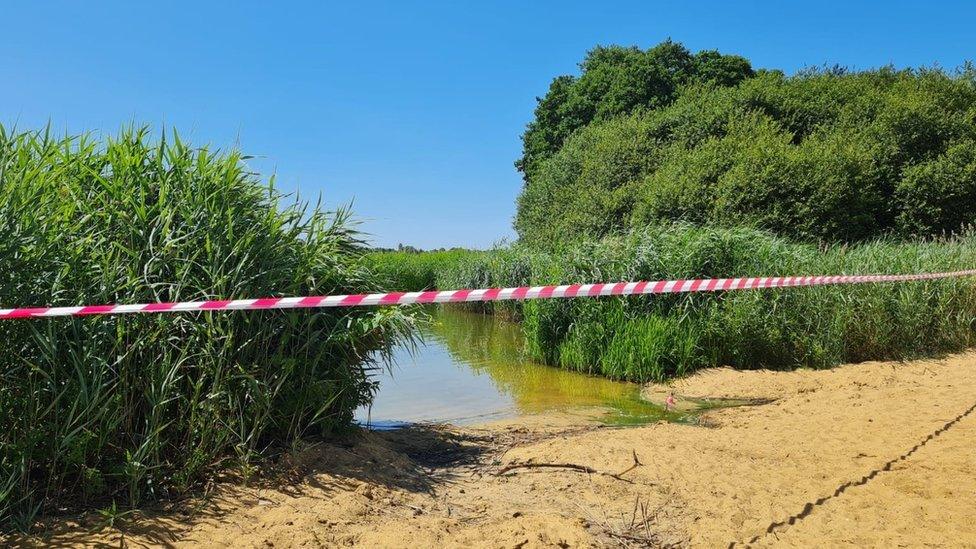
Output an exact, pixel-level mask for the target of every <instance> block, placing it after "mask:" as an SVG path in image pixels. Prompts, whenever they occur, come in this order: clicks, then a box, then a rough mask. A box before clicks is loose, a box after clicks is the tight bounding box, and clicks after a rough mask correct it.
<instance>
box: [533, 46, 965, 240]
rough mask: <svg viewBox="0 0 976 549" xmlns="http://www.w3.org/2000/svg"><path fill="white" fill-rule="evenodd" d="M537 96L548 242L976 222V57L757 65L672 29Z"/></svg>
mask: <svg viewBox="0 0 976 549" xmlns="http://www.w3.org/2000/svg"><path fill="white" fill-rule="evenodd" d="M581 71H582V72H581V74H580V76H578V77H572V76H561V77H558V78H556V79H555V80H554V81H553V83H552V85H551V86H550V90H549V93H548V94H547V95H546V96H545V97H543V98H541V99H540V100H539V105H538V108H537V109H536V117H535V119H534V120H533V121H532V122H530V123H529V125H528V128H527V130H526V133H525V135H524V137H523V140H524V150H523V156H522V158H521V159H520V160H519V162H518V166H519V167H520V168H521V169H522V171H523V172H524V177H525V186H524V188H523V191H522V193H521V195H520V196H519V199H518V210H517V214H516V219H515V228H516V230H517V232H518V234H519V236H520V238H521V239H522V240H524V241H527V242H530V243H538V244H543V245H546V244H548V243H552V242H555V241H562V240H565V239H566V238H567V237H572V236H581V237H582V236H600V235H603V234H607V233H612V232H617V231H622V230H627V229H629V228H633V227H639V226H645V225H648V224H653V223H661V222H670V221H684V222H691V223H695V224H700V225H720V226H737V225H748V226H754V227H759V228H762V229H766V230H769V231H772V232H775V233H778V234H782V235H785V236H788V237H791V238H795V239H800V240H813V241H845V242H846V241H856V240H863V239H868V238H875V237H878V236H882V235H895V236H902V237H912V236H923V237H928V236H935V235H941V234H944V233H950V232H957V231H959V230H961V228H963V227H964V226H966V225H969V224H972V223H973V222H974V221H976V71H974V70H973V67H972V65H969V64H967V66H966V67H964V68H963V69H961V70H958V71H955V72H947V71H944V70H941V69H937V68H936V69H905V70H895V69H894V68H891V67H885V68H880V69H874V70H866V71H860V72H853V71H848V70H845V69H843V68H838V67H834V68H829V69H810V70H804V71H801V72H799V73H798V74H795V75H793V76H786V75H784V74H783V73H782V72H780V71H767V70H760V71H753V70H752V68H751V66H750V64H749V62H748V61H747V60H745V59H743V58H741V57H738V56H729V55H722V54H719V53H717V52H701V53H698V54H696V55H693V54H690V53H689V52H688V51H687V50H686V49H685V48H684V47H682V46H681V45H680V44H676V43H674V42H670V41H668V42H664V43H662V44H660V45H658V46H656V47H654V48H651V49H649V50H646V51H641V50H639V49H637V48H621V47H607V48H603V47H601V48H597V49H595V50H593V51H591V52H590V53H589V54H588V55H587V57H586V59H585V60H584V61H583V63H582V64H581Z"/></svg>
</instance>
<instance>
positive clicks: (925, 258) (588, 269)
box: [438, 225, 976, 381]
mask: <svg viewBox="0 0 976 549" xmlns="http://www.w3.org/2000/svg"><path fill="white" fill-rule="evenodd" d="M974 265H976V237H974V236H971V235H970V236H963V237H959V238H954V239H947V240H942V241H937V242H910V243H904V242H901V243H899V242H891V241H884V240H882V241H877V242H873V243H867V244H862V245H857V246H850V247H847V246H831V247H820V248H818V247H816V246H813V245H807V244H799V243H791V242H789V241H786V240H784V239H781V238H777V237H773V236H770V235H768V234H765V233H762V232H759V231H755V230H750V229H708V228H691V227H688V226H682V225H675V226H665V227H655V228H649V229H645V230H642V231H637V232H632V233H630V234H628V235H626V236H621V237H612V238H607V239H604V240H601V241H595V242H586V243H583V244H579V245H575V246H573V247H570V248H567V249H563V250H560V251H557V252H541V251H538V250H534V249H531V248H524V247H519V246H515V247H513V248H506V249H501V250H498V251H497V252H494V253H491V254H489V255H484V256H480V257H472V258H467V259H466V260H464V261H460V262H458V263H456V264H455V265H454V266H453V267H452V268H449V269H446V270H444V271H442V272H441V273H440V275H439V276H438V286H439V287H442V288H457V287H461V288H463V287H488V286H515V285H525V284H569V283H581V282H607V281H620V280H628V281H629V280H657V279H675V278H700V277H716V278H721V277H733V276H787V275H818V274H868V273H913V272H928V271H946V270H956V269H963V268H972V267H973V266H974ZM506 307H509V308H510V310H511V309H514V313H515V315H516V316H517V317H520V318H521V319H522V326H523V330H524V332H525V335H526V345H527V348H528V352H529V354H530V356H531V357H532V358H534V359H535V360H539V361H541V362H543V363H546V364H550V365H556V366H561V367H564V368H569V369H572V370H578V371H583V372H588V373H595V374H601V375H605V376H608V377H611V378H618V379H629V380H634V381H648V380H664V379H668V378H670V377H673V376H678V375H682V374H685V373H687V372H690V371H693V370H695V369H698V368H702V367H708V366H732V367H735V368H775V369H790V368H796V367H813V368H824V367H830V366H833V365H836V364H840V363H843V362H857V361H864V360H880V359H903V358H911V357H917V356H922V355H929V354H936V353H940V352H948V351H955V350H960V349H964V348H966V347H969V346H972V345H973V344H974V343H976V281H974V280H973V279H972V278H964V279H951V280H938V281H926V282H907V283H897V284H867V285H856V286H831V287H816V288H791V289H769V290H758V291H736V292H726V293H711V294H695V295H687V294H686V295H658V296H643V297H630V298H598V299H572V300H545V301H528V302H525V303H522V304H509V305H506Z"/></svg>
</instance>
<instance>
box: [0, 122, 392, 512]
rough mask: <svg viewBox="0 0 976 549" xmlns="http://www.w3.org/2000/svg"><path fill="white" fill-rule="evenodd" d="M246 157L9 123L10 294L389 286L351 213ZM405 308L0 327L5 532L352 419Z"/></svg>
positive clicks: (6, 237)
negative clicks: (270, 178)
mask: <svg viewBox="0 0 976 549" xmlns="http://www.w3.org/2000/svg"><path fill="white" fill-rule="evenodd" d="M244 160H245V158H244V157H242V156H241V155H240V154H238V153H236V152H229V153H217V152H214V151H210V150H208V149H206V148H192V147H190V146H189V145H187V144H186V143H184V142H182V141H180V140H179V139H178V138H177V137H176V136H175V135H173V136H171V137H170V138H168V139H167V138H163V139H160V140H157V141H156V142H153V141H152V140H151V139H150V138H149V137H148V136H147V132H146V131H145V130H130V131H125V132H123V133H122V134H121V135H120V136H119V137H118V138H115V139H108V140H104V141H99V140H96V139H93V138H91V137H88V136H81V137H66V138H54V137H52V136H51V135H49V134H47V133H43V132H42V133H14V132H8V131H6V130H4V129H3V128H0V264H2V265H3V268H2V269H0V306H3V307H16V306H30V305H42V306H56V305H77V304H91V303H116V302H122V303H125V302H147V301H179V300H199V299H211V298H243V297H254V296H275V295H303V294H323V293H334V292H337V293H347V292H362V291H370V290H376V289H378V287H377V285H376V284H375V283H374V281H373V280H372V279H371V276H372V275H371V274H370V272H369V271H368V270H367V269H366V268H364V267H363V266H362V265H361V263H360V259H359V255H360V253H361V251H362V249H363V248H362V245H361V242H360V240H359V237H358V234H357V233H356V231H355V230H354V227H353V225H351V224H350V220H349V212H348V211H345V210H339V211H336V212H331V213H329V212H325V211H323V210H321V209H319V208H318V207H311V206H309V205H307V204H306V203H303V202H299V201H289V200H286V199H285V198H284V197H283V196H282V195H280V194H279V193H278V192H277V191H275V190H274V189H273V187H272V186H269V185H265V184H262V183H261V182H260V180H259V179H258V177H257V176H256V175H255V174H252V173H249V172H248V171H247V169H246V167H245V165H244V163H243V161H244ZM400 315H401V313H400V311H398V310H397V309H382V310H380V309H358V310H342V311H327V310H322V311H315V312H310V311H301V312H297V311H291V312H289V311H257V312H249V313H234V312H201V313H191V314H168V315H145V316H141V315H128V316H113V317H90V318H58V319H49V320H29V321H3V322H0V342H2V343H0V344H2V346H3V352H2V353H0V362H2V368H0V528H9V527H16V526H19V527H26V526H29V525H30V523H31V521H32V520H33V517H34V516H35V515H36V514H37V513H38V512H39V511H45V510H48V509H52V508H62V507H67V508H71V507H75V506H78V505H86V504H95V503H98V502H108V501H113V502H114V501H117V502H118V503H120V504H123V505H125V504H127V505H139V504H142V503H144V502H146V501H151V500H154V499H157V498H160V497H163V496H167V495H173V494H178V493H181V492H183V491H185V490H187V489H189V488H191V487H192V486H194V485H195V483H198V482H199V481H200V480H201V479H203V478H205V477H206V475H207V474H208V472H210V471H212V470H213V469H214V467H216V466H219V465H221V464H224V465H226V464H230V463H235V464H247V463H249V462H250V461H251V460H252V459H254V458H255V457H256V456H260V455H262V454H263V453H265V452H267V451H268V450H269V449H274V448H277V447H281V446H282V445H287V444H289V443H291V442H292V441H295V440H296V439H298V438H299V437H303V436H309V435H328V434H329V433H333V432H335V431H336V430H338V429H342V428H343V427H345V426H346V425H348V424H349V423H350V421H351V418H352V412H353V410H354V409H355V408H356V407H357V406H359V405H361V404H363V403H365V402H367V401H368V400H369V399H370V397H371V394H372V391H373V389H374V387H373V385H372V383H371V382H370V381H369V379H368V377H367V371H366V370H367V369H368V368H370V367H371V364H372V361H373V357H375V356H376V353H380V354H381V353H383V352H384V351H387V350H388V348H389V345H390V343H391V340H392V338H393V337H395V336H397V335H398V334H401V333H403V331H404V330H405V328H406V321H405V319H404V318H402V317H401V316H400Z"/></svg>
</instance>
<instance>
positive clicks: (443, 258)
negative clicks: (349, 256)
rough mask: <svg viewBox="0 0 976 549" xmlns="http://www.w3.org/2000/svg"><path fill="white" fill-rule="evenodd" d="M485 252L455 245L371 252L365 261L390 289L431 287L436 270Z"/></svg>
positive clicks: (410, 289)
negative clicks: (415, 249)
mask: <svg viewBox="0 0 976 549" xmlns="http://www.w3.org/2000/svg"><path fill="white" fill-rule="evenodd" d="M481 254H483V252H479V251H476V250H465V249H453V250H443V251H435V252H405V251H396V252H386V251H384V252H371V253H368V254H366V255H365V256H364V257H363V261H364V263H365V264H366V266H368V267H369V268H370V269H371V270H372V271H373V273H374V274H375V276H376V279H377V281H378V282H379V283H380V284H381V285H382V286H383V287H384V288H386V289H387V290H389V291H408V292H419V291H423V290H432V289H434V288H435V287H436V284H437V274H438V273H440V272H441V271H444V270H445V269H447V268H449V267H451V266H452V265H455V264H457V263H459V262H461V261H465V260H467V259H468V258H473V257H478V256H479V255H481Z"/></svg>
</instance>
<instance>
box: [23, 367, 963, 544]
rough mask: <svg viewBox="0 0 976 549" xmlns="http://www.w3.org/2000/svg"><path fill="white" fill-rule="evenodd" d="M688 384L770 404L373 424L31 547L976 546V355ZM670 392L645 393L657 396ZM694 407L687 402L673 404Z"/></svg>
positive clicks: (725, 372) (651, 389)
mask: <svg viewBox="0 0 976 549" xmlns="http://www.w3.org/2000/svg"><path fill="white" fill-rule="evenodd" d="M669 387H673V390H674V391H675V393H676V394H677V395H679V397H680V396H690V397H707V398H737V399H756V400H758V399H763V400H764V401H766V403H765V404H761V405H754V406H739V407H731V408H720V409H715V410H711V411H708V412H706V413H705V414H704V415H703V421H702V422H700V425H687V424H677V423H663V422H662V423H656V424H650V425H645V426H636V427H634V426H627V427H610V426H604V425H600V424H599V423H598V422H596V421H595V420H594V418H592V417H590V416H588V415H587V414H577V413H547V414H540V415H534V416H525V417H521V418H517V419H514V420H504V421H496V422H492V423H488V424H483V425H477V426H472V427H465V428H455V427H450V426H438V425H418V426H415V427H411V428H410V429H405V430H401V431H385V432H363V433H360V434H358V435H356V436H355V437H353V438H351V439H349V440H347V441H344V442H341V443H327V444H319V445H316V446H314V447H312V448H309V449H306V450H304V451H302V452H300V453H296V454H295V455H293V456H289V457H287V458H286V460H285V463H283V464H282V465H283V466H284V470H288V471H290V473H289V475H287V477H286V480H285V481H280V479H279V481H278V484H276V485H272V484H267V483H265V484H261V483H260V482H256V483H253V484H252V485H249V486H242V485H239V484H231V483H225V484H221V485H219V486H217V487H216V488H215V489H214V491H213V492H212V494H211V496H210V497H209V498H207V499H206V500H200V501H196V502H192V503H190V504H187V505H185V506H183V507H184V508H183V509H176V510H173V511H170V512H167V513H154V514H149V515H140V516H137V517H135V518H132V519H131V520H126V521H124V523H123V524H121V525H119V528H115V529H107V528H105V529H102V530H101V531H98V532H94V533H93V532H90V531H89V530H88V528H90V525H86V527H80V525H77V523H71V522H68V521H62V522H61V523H57V524H54V525H53V527H52V528H51V530H50V531H49V532H48V533H47V534H46V535H44V536H37V537H33V538H29V539H23V540H15V542H19V543H21V544H23V545H32V544H37V545H41V544H60V545H69V546H70V545H77V546H82V545H98V544H107V545H112V546H115V547H118V546H119V544H120V542H122V541H124V543H125V544H127V546H132V547H138V546H158V545H171V546H184V545H185V546H195V545H207V546H224V547H230V546H235V547H241V546H245V547H299V546H322V545H325V546H343V545H354V544H355V545H364V546H380V547H384V546H386V547H388V546H417V547H420V546H432V545H478V546H499V547H506V546H507V547H560V546H561V547H568V546H573V547H576V546H607V545H610V546H644V545H653V546H660V545H665V546H668V545H670V546H693V547H713V546H723V547H727V546H730V544H731V545H734V546H742V545H745V544H749V545H754V546H769V545H843V544H850V545H895V544H909V545H923V544H935V545H955V544H962V545H966V544H976V524H974V523H973V521H972V520H971V518H970V517H969V511H968V510H969V509H973V508H976V455H974V453H973V452H972V442H971V441H972V440H973V439H974V437H976V397H974V396H973V395H974V394H976V353H974V352H967V353H963V354H958V355H951V356H949V357H946V358H944V359H939V360H919V361H912V362H866V363H861V364H854V365H844V366H840V367H837V368H834V369H829V370H797V371H793V372H774V371H763V370H755V371H741V370H730V369H713V370H704V371H701V372H698V373H696V374H694V375H692V376H690V377H687V378H683V379H680V380H677V381H675V382H674V383H673V384H671V385H670V386H669ZM661 391H662V386H653V385H652V386H647V387H645V389H644V394H645V397H650V398H651V399H652V400H653V399H655V398H657V396H656V395H659V394H660V393H661ZM680 403H681V399H680V398H679V404H680Z"/></svg>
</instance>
